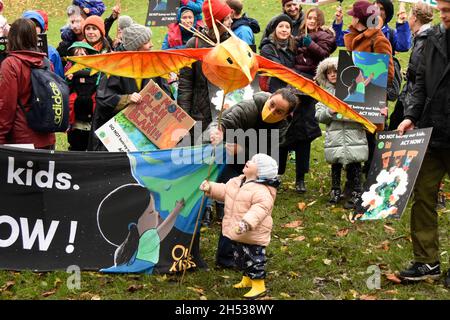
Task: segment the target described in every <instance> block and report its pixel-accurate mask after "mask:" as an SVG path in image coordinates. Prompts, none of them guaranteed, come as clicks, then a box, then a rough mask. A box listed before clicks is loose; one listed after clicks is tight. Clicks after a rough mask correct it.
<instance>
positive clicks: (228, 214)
mask: <svg viewBox="0 0 450 320" xmlns="http://www.w3.org/2000/svg"><path fill="white" fill-rule="evenodd" d="M244 177H245V176H244V175H241V176H239V177H236V178H233V179H231V180H230V181H228V182H227V184H223V183H214V182H210V186H211V189H210V192H209V193H208V194H207V195H209V196H210V197H212V198H214V199H216V200H219V201H224V202H225V214H224V217H223V220H222V233H223V235H224V236H225V237H227V238H230V239H231V240H234V241H237V242H242V243H247V244H256V245H260V246H267V245H268V244H269V242H270V233H271V231H272V225H273V221H272V209H273V204H274V202H275V197H276V193H277V191H276V189H275V188H274V187H271V186H267V185H264V184H261V183H257V182H248V183H246V184H244V185H242V186H241V183H242V180H243V179H244ZM241 220H245V221H246V222H247V223H248V225H249V226H250V230H249V231H247V232H245V233H242V234H237V233H236V231H235V228H236V227H237V225H238V223H239V221H241Z"/></svg>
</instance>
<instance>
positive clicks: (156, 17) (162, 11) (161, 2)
mask: <svg viewBox="0 0 450 320" xmlns="http://www.w3.org/2000/svg"><path fill="white" fill-rule="evenodd" d="M179 6H180V1H179V0H149V1H148V11H147V18H146V20H145V25H146V26H147V27H164V26H168V25H169V24H171V23H173V22H177V10H178V7H179Z"/></svg>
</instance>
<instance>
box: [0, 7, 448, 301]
mask: <svg viewBox="0 0 450 320" xmlns="http://www.w3.org/2000/svg"><path fill="white" fill-rule="evenodd" d="M278 2H279V12H273V13H270V14H271V16H273V18H271V19H270V21H269V23H268V24H267V26H265V25H260V24H259V22H258V21H257V20H258V17H256V16H254V15H252V12H250V11H247V10H246V8H245V1H243V0H181V1H180V5H179V7H178V10H177V14H176V21H175V22H173V23H171V24H169V25H168V26H167V34H166V35H165V37H164V40H163V44H162V48H156V47H155V46H154V44H153V42H152V36H153V33H152V30H151V29H150V27H147V26H144V25H141V24H138V23H137V22H135V19H136V18H137V17H130V16H127V15H122V13H121V7H120V6H119V5H116V6H114V7H113V8H112V9H110V10H109V12H108V8H106V6H105V4H104V3H103V1H101V0H95V1H93V0H90V1H88V0H73V1H67V5H68V7H67V10H66V14H67V24H66V25H65V26H61V29H60V35H61V38H60V42H59V44H58V45H57V46H56V48H55V47H53V46H51V45H48V46H47V50H48V51H47V52H42V50H41V48H40V47H39V45H38V35H40V34H45V33H46V32H47V30H48V19H49V17H48V15H47V13H46V12H44V11H42V10H38V9H37V8H28V10H27V11H25V12H24V13H23V15H22V16H21V17H16V18H17V19H16V20H14V21H7V20H6V18H5V16H4V15H2V13H3V12H6V11H7V10H8V7H6V6H5V5H4V3H3V1H2V0H0V37H4V38H6V39H7V51H4V52H0V62H1V69H0V145H2V144H33V145H34V147H35V148H36V149H47V150H54V149H55V144H56V134H55V132H40V131H38V130H36V129H34V128H35V127H34V126H33V125H30V117H28V116H27V115H26V114H27V112H29V109H30V107H31V102H30V97H31V96H32V94H34V83H32V78H33V77H34V74H35V73H34V70H35V69H36V68H47V69H48V70H51V72H52V73H54V74H55V76H56V77H58V78H55V79H60V81H62V82H63V83H65V84H66V85H67V88H68V104H69V107H70V113H69V115H68V119H67V121H68V128H67V130H66V133H64V134H67V141H68V145H69V147H68V149H69V150H70V151H107V149H106V148H105V146H104V145H103V144H102V142H101V141H100V140H99V138H98V137H97V136H96V134H95V130H97V129H98V128H100V127H101V126H102V125H104V124H105V123H106V122H108V121H109V120H110V119H111V118H113V117H114V116H115V115H116V114H118V113H119V112H120V111H122V110H124V109H125V108H127V107H128V106H130V108H132V106H133V105H134V104H137V103H140V102H141V101H142V96H141V95H140V93H139V92H140V89H141V88H143V87H144V86H145V85H146V84H147V83H148V82H149V81H150V80H153V81H154V82H156V83H157V84H158V85H159V86H160V87H161V89H163V90H164V92H165V93H167V94H168V95H169V96H170V97H171V98H172V99H174V100H175V101H176V102H177V104H178V105H179V106H180V107H181V108H182V109H183V110H184V111H185V112H186V113H187V114H188V115H189V116H190V117H191V118H192V119H193V120H195V128H196V130H197V131H198V130H200V132H202V134H201V136H200V137H196V136H194V134H193V132H194V131H196V130H194V129H193V130H192V132H191V134H190V135H189V134H188V136H189V137H190V138H191V139H189V142H188V144H190V145H199V144H204V143H206V144H212V145H218V144H222V143H224V144H225V145H226V149H227V152H228V153H229V154H230V155H231V156H232V158H233V157H234V158H235V159H238V158H239V159H241V161H234V162H233V163H230V164H226V165H225V168H224V170H223V172H222V173H221V175H220V176H219V178H218V179H217V181H216V182H212V181H206V180H205V181H204V182H203V183H202V184H201V186H200V190H201V191H203V192H204V193H205V195H206V196H207V200H206V209H205V213H204V214H203V218H202V221H201V224H202V225H203V226H204V227H209V226H210V225H211V223H212V222H213V221H214V220H215V221H221V223H222V231H221V234H220V237H219V243H218V247H217V255H216V263H217V265H218V266H221V267H223V268H237V269H239V270H241V271H242V275H243V277H242V280H241V282H239V283H237V284H236V285H235V286H234V287H235V288H249V290H250V291H248V292H247V293H246V294H245V295H244V297H246V298H258V297H261V296H263V295H264V294H265V293H266V291H267V289H266V287H265V283H264V279H265V278H266V264H267V263H269V264H270V259H268V257H267V256H266V254H265V248H266V247H267V246H268V245H269V243H270V239H271V230H272V227H273V221H272V217H271V214H272V210H273V207H274V206H276V202H275V198H276V193H277V188H278V187H279V186H280V184H281V183H283V182H281V180H282V177H283V174H284V173H285V171H286V166H287V164H288V163H289V162H292V163H293V165H295V191H296V192H297V193H299V194H304V193H307V192H309V189H308V185H307V184H306V177H307V175H308V173H309V171H310V162H311V161H310V157H311V144H312V142H313V141H314V140H315V139H317V138H319V137H320V136H321V135H322V134H324V135H325V140H324V146H323V148H324V149H323V151H324V154H325V159H326V161H327V163H329V174H328V177H329V180H330V182H331V190H329V192H328V193H327V194H328V195H329V200H328V204H329V206H338V205H342V206H343V208H345V209H346V210H348V212H349V213H353V212H355V213H356V212H357V211H358V210H359V209H360V207H361V203H362V202H363V200H362V198H361V196H362V193H363V184H364V181H365V180H366V179H367V177H368V175H369V170H370V164H371V162H372V159H373V157H374V152H375V149H376V146H377V141H376V135H377V133H380V132H383V131H387V130H398V133H399V134H404V133H407V132H408V131H409V130H412V129H415V128H430V127H432V128H433V132H432V135H431V138H430V141H429V145H428V149H427V151H426V154H425V155H424V159H423V163H422V167H421V170H420V172H419V173H418V177H417V180H416V183H415V187H414V191H413V195H414V197H413V204H412V208H411V238H412V247H413V256H414V259H413V262H412V263H411V264H410V265H409V266H407V265H405V268H404V270H402V271H401V272H400V273H399V275H398V276H399V278H400V279H405V280H408V281H412V282H415V281H421V280H426V279H438V278H440V277H443V279H444V280H443V281H444V283H445V286H446V287H450V270H448V271H446V270H441V268H440V257H441V255H440V252H439V232H438V230H439V226H438V214H437V210H438V209H439V207H444V208H445V198H444V197H442V196H441V194H442V192H443V191H442V188H443V186H442V183H441V182H442V181H443V179H444V178H445V176H446V175H450V129H449V128H450V94H449V88H450V1H449V0H436V2H437V7H436V8H433V7H431V6H430V5H428V4H426V3H423V2H421V1H417V2H416V3H413V4H408V6H409V8H410V10H407V9H406V8H407V7H406V6H405V5H404V3H403V4H402V5H400V9H399V10H398V12H395V11H394V5H393V1H392V0H375V1H373V0H370V1H369V0H357V1H354V2H353V4H352V6H351V9H350V10H348V11H345V10H343V8H342V7H341V6H338V8H337V10H336V12H335V14H334V16H325V14H324V12H323V11H322V10H321V7H320V6H303V7H302V5H301V4H299V1H294V0H278ZM267 14H269V13H267ZM374 14H375V17H376V19H374V18H373V17H374ZM435 15H437V16H438V18H439V19H438V20H439V23H437V24H435V25H434V24H433V19H434V18H435ZM105 17H106V18H105ZM344 17H345V19H344ZM345 20H348V21H345ZM394 20H395V23H390V22H391V21H394ZM434 21H437V20H436V19H434ZM344 23H346V25H348V28H347V29H345V28H344ZM389 23H390V24H389ZM213 24H216V26H217V29H218V32H217V33H216V32H214V27H213ZM114 25H116V27H117V32H111V30H113V29H112V28H113V26H114ZM390 25H394V27H391V26H390ZM229 30H232V31H233V33H234V35H235V36H237V37H239V38H240V39H241V40H242V41H244V42H245V43H246V44H248V45H249V46H250V48H251V49H252V50H253V52H254V53H259V54H260V55H261V56H262V57H264V58H267V59H269V60H271V61H273V62H276V63H278V64H281V65H282V66H284V67H287V68H289V69H291V70H292V71H294V72H296V73H298V74H300V75H301V76H303V77H305V78H307V79H309V80H311V81H314V82H315V83H316V84H317V85H318V86H320V87H322V88H323V89H325V90H326V91H327V92H329V93H331V94H332V95H335V94H337V90H338V89H337V83H338V81H340V80H339V79H340V77H341V75H340V74H339V73H338V70H339V67H338V65H339V61H338V57H337V56H336V54H334V53H336V51H337V50H339V49H343V50H348V51H358V52H367V53H376V54H384V55H387V56H388V67H387V72H386V78H387V82H386V85H385V87H386V95H385V99H384V101H383V106H382V107H381V108H380V114H381V116H382V117H383V120H382V121H381V122H380V123H376V126H377V129H376V132H375V133H370V132H368V131H366V130H365V128H364V126H363V125H362V124H360V123H358V122H356V121H353V120H350V119H348V118H345V117H342V116H340V115H339V114H338V113H336V112H335V111H333V110H332V109H330V108H328V107H327V106H326V105H325V104H323V103H321V102H318V101H316V100H315V99H314V98H312V97H311V96H309V95H308V94H307V93H303V92H301V91H299V90H297V89H295V88H293V87H292V86H291V85H289V84H288V83H286V82H284V81H283V80H281V79H279V78H276V77H268V76H267V75H264V74H261V75H260V76H259V78H258V85H259V87H260V89H261V91H260V92H257V93H255V94H254V95H253V97H252V98H251V99H247V100H244V101H242V102H239V103H237V104H236V105H234V106H232V107H230V108H228V109H226V110H224V111H223V113H222V112H219V110H217V108H216V106H215V105H213V103H212V101H211V99H210V92H209V91H210V90H211V83H210V81H209V80H208V78H207V76H206V75H205V74H204V69H202V63H203V62H201V61H196V62H194V63H192V66H191V67H184V68H182V69H181V70H179V72H178V73H175V72H172V73H170V75H169V77H168V78H166V77H154V78H151V79H150V78H148V79H141V80H142V83H141V84H140V85H139V84H138V83H137V82H136V81H135V79H132V78H127V77H121V76H114V75H112V76H106V75H105V74H103V73H102V72H98V73H92V72H91V70H90V69H88V68H85V69H81V70H77V71H76V72H73V73H70V72H68V70H70V69H71V68H72V67H74V66H76V63H75V62H72V61H69V60H66V59H65V58H66V57H72V56H91V55H98V54H104V53H109V52H131V51H132V52H146V51H150V50H180V49H189V48H192V49H198V48H211V47H213V45H212V43H217V42H218V41H220V42H224V41H226V40H227V39H229V38H230V37H232V36H234V35H231V34H230V32H229ZM260 32H262V33H263V36H262V38H261V41H260V43H257V42H256V38H255V35H256V34H258V33H260ZM113 34H114V35H115V36H113ZM217 37H219V39H216V38H217ZM398 52H408V54H409V55H410V58H409V62H408V64H407V65H400V64H399V62H398V59H397V58H396V53H398ZM372 78H373V75H371V76H369V77H367V76H366V77H364V76H363V74H362V72H359V71H358V72H357V73H355V75H354V76H353V80H352V81H351V84H349V86H348V97H352V98H353V99H357V98H358V95H360V94H364V92H365V90H367V88H368V87H367V86H368V83H369V82H370V81H371V79H372ZM58 81H59V80H58ZM346 90H347V89H346ZM346 99H347V98H346ZM349 101H351V100H349ZM353 101H356V100H353ZM389 102H390V103H391V104H392V105H393V106H395V107H394V108H393V111H392V113H391V115H390V116H388V114H389V111H388V103H389ZM320 124H323V125H322V128H323V130H324V132H322V129H321V126H320ZM198 128H200V129H198ZM232 129H233V130H238V129H242V130H244V131H246V130H252V129H253V130H256V132H257V139H258V146H259V149H258V150H256V152H254V153H253V154H252V153H250V152H249V149H250V148H249V145H248V143H247V144H245V143H244V145H239V144H237V143H236V141H235V137H232V136H229V134H228V132H229V130H232ZM275 131H276V132H277V135H276V136H275V139H278V140H276V141H275V142H274V138H273V135H274V134H273V133H272V132H275ZM261 132H264V135H265V136H262V135H263V134H262V133H261ZM267 135H268V137H267ZM273 143H275V144H276V148H274V146H273V145H272V144H273ZM180 145H181V144H180ZM274 150H275V151H276V152H275V151H274ZM343 177H345V179H344V178H343ZM342 180H344V181H342ZM341 181H342V182H341ZM442 275H443V276H442Z"/></svg>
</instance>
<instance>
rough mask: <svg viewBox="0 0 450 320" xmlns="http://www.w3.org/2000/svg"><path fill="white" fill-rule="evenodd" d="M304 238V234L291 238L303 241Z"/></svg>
mask: <svg viewBox="0 0 450 320" xmlns="http://www.w3.org/2000/svg"><path fill="white" fill-rule="evenodd" d="M305 239H306V237H305V236H298V237H296V238H294V239H292V240H294V241H303V240H305Z"/></svg>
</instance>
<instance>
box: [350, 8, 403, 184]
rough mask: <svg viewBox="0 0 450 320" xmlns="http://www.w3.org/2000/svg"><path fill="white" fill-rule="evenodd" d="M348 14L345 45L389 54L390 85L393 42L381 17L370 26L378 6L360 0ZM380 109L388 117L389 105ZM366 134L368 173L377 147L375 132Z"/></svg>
mask: <svg viewBox="0 0 450 320" xmlns="http://www.w3.org/2000/svg"><path fill="white" fill-rule="evenodd" d="M347 14H349V15H350V16H351V17H352V22H351V25H350V27H349V30H350V32H349V33H348V34H346V35H345V36H344V42H345V47H346V48H347V50H349V51H363V52H373V53H384V54H387V55H389V67H388V86H389V85H390V84H391V83H392V81H393V79H394V61H393V59H392V47H391V44H390V42H389V40H388V39H387V38H386V37H385V36H384V34H383V32H381V27H382V20H381V19H378V25H377V26H376V27H369V24H370V23H372V22H373V21H369V18H370V19H373V18H374V16H375V17H376V15H379V11H378V7H377V6H376V5H374V4H372V3H370V2H369V1H367V0H360V1H357V2H355V3H354V4H353V7H352V9H351V10H350V11H348V12H347ZM386 105H387V104H386ZM380 111H381V113H382V114H383V115H384V116H385V117H387V112H388V110H387V107H386V108H382V109H381V110H380ZM378 129H379V130H383V129H384V125H383V124H382V125H381V126H379V128H378ZM366 134H367V141H368V145H369V158H368V160H367V161H366V162H365V164H364V167H363V172H364V173H365V174H366V175H367V173H368V172H369V168H370V163H371V161H372V158H373V152H374V149H375V134H370V133H368V132H367V133H366Z"/></svg>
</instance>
